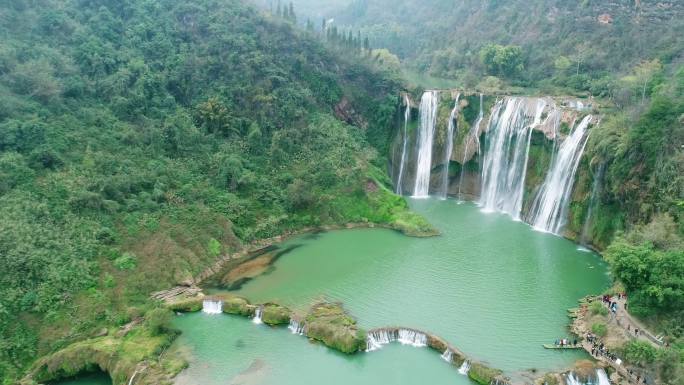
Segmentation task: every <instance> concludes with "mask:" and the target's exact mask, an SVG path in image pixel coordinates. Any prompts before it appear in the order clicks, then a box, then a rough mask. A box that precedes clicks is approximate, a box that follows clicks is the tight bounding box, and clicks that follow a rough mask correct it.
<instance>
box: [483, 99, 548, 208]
mask: <svg viewBox="0 0 684 385" xmlns="http://www.w3.org/2000/svg"><path fill="white" fill-rule="evenodd" d="M531 104H532V103H529V102H528V100H526V99H522V98H509V99H507V100H506V101H505V106H504V103H503V102H499V103H497V105H496V106H495V107H494V109H493V111H492V117H491V118H490V120H489V125H488V127H487V136H486V146H485V147H486V149H485V154H484V162H483V169H482V196H481V197H480V206H482V208H483V210H484V211H486V212H494V211H500V212H504V213H507V214H509V215H510V216H511V217H513V219H516V220H520V211H521V210H522V203H523V193H524V187H525V177H526V173H527V161H528V157H529V149H530V140H531V138H532V129H533V128H535V127H536V126H538V125H540V124H541V116H542V113H543V111H544V109H545V108H546V105H547V103H546V101H545V100H543V99H537V101H536V103H534V107H532V106H531Z"/></svg>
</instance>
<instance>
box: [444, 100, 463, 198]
mask: <svg viewBox="0 0 684 385" xmlns="http://www.w3.org/2000/svg"><path fill="white" fill-rule="evenodd" d="M459 99H461V94H458V95H456V102H455V103H454V108H453V109H452V110H451V115H449V124H448V126H447V137H446V151H444V166H443V168H444V171H443V172H442V174H443V175H442V199H446V198H447V192H448V191H449V163H450V162H451V153H452V152H453V151H454V135H456V136H458V122H457V121H456V119H458V115H457V114H458V107H459V105H458V102H459ZM454 130H456V133H455V134H454Z"/></svg>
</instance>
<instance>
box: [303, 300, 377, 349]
mask: <svg viewBox="0 0 684 385" xmlns="http://www.w3.org/2000/svg"><path fill="white" fill-rule="evenodd" d="M305 322H306V325H307V330H306V335H307V336H308V337H309V338H312V339H315V340H317V341H321V342H323V344H325V345H326V346H328V347H330V348H333V349H336V350H339V351H341V352H343V353H355V352H358V351H363V350H364V349H365V348H366V332H365V331H364V330H362V329H359V328H358V326H357V325H356V320H354V319H353V318H352V317H351V316H349V315H348V314H347V313H346V312H345V310H344V308H343V307H342V305H341V304H336V303H321V304H318V305H315V306H314V307H312V308H311V311H310V312H309V314H308V315H307V316H306V320H305Z"/></svg>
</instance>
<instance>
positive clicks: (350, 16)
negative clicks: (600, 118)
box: [295, 0, 684, 95]
mask: <svg viewBox="0 0 684 385" xmlns="http://www.w3.org/2000/svg"><path fill="white" fill-rule="evenodd" d="M300 3H301V6H299V4H300ZM348 3H349V4H348V5H346V6H341V7H338V8H337V9H336V10H328V8H326V10H327V16H328V17H331V18H335V23H336V24H337V25H338V27H339V28H341V29H344V28H352V29H353V30H355V31H356V30H360V31H361V33H362V34H363V35H367V36H369V38H370V41H371V45H372V46H373V47H374V48H387V49H389V50H390V51H391V52H392V53H394V54H396V55H397V56H398V57H399V58H400V59H401V60H402V61H403V62H404V65H405V66H406V67H409V68H414V69H416V70H418V71H421V72H428V73H431V74H433V75H438V76H442V77H449V78H456V79H459V80H460V81H461V82H462V83H463V84H464V85H466V86H468V87H473V86H476V85H478V84H479V83H481V82H482V80H483V79H482V78H483V77H484V76H487V75H490V76H496V77H498V78H501V79H504V80H507V81H509V82H511V83H512V84H514V85H518V86H524V87H542V88H546V89H551V88H554V87H555V88H570V89H576V90H581V91H590V92H591V93H592V94H593V95H608V94H611V93H612V92H613V91H614V90H613V89H612V87H613V86H614V82H615V79H616V78H619V74H620V73H627V72H629V71H630V70H631V69H632V68H633V67H635V66H637V65H638V64H639V63H640V62H641V61H642V60H654V59H658V60H659V61H660V62H661V63H663V64H667V63H671V62H677V61H681V60H682V57H681V55H682V48H683V44H684V43H682V39H681V38H680V36H681V35H682V34H683V33H684V22H682V20H684V5H683V4H682V3H681V2H678V1H656V0H641V1H634V0H620V1H610V2H608V1H602V0H586V1H557V0H534V1H522V0H514V1H498V0H488V1H479V0H466V1H451V0H427V1H410V0H399V1H391V0H353V1H350V2H348ZM295 5H297V6H298V9H300V10H301V11H300V12H303V13H305V12H306V11H307V10H308V11H309V12H313V11H319V9H320V6H316V5H312V4H307V3H302V2H301V1H300V2H295Z"/></svg>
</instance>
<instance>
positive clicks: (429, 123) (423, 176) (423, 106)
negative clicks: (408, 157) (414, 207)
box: [413, 91, 439, 198]
mask: <svg viewBox="0 0 684 385" xmlns="http://www.w3.org/2000/svg"><path fill="white" fill-rule="evenodd" d="M438 106H439V91H425V93H423V96H422V97H421V99H420V127H419V129H418V147H417V149H416V150H417V153H418V159H417V162H416V182H415V185H414V187H413V196H414V197H416V198H427V197H428V195H429V192H430V170H431V169H432V141H433V138H434V136H435V125H436V123H437V107H438Z"/></svg>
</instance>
